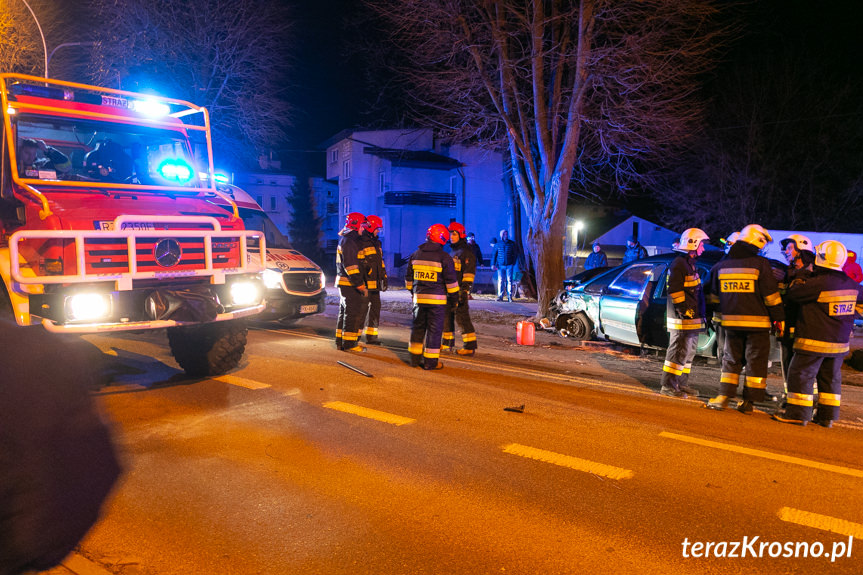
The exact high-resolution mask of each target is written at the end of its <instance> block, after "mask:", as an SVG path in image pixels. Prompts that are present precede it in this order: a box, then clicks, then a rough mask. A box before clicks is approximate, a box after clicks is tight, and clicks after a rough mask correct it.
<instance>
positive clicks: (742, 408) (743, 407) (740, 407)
mask: <svg viewBox="0 0 863 575" xmlns="http://www.w3.org/2000/svg"><path fill="white" fill-rule="evenodd" d="M737 411H739V412H740V413H742V414H743V415H752V402H751V401H749V400H748V399H744V400H743V401H741V402H740V403H738V404H737Z"/></svg>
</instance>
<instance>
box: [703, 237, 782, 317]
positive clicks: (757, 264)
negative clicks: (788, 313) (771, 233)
mask: <svg viewBox="0 0 863 575" xmlns="http://www.w3.org/2000/svg"><path fill="white" fill-rule="evenodd" d="M709 294H710V295H708V301H709V302H710V303H714V304H715V303H718V304H719V311H720V313H721V314H722V327H724V328H727V329H736V330H741V331H769V330H770V328H771V327H772V322H774V321H782V320H784V319H785V310H784V309H783V307H782V297H781V296H780V295H779V288H778V287H777V284H776V278H775V277H773V270H772V268H771V267H770V262H769V261H767V258H765V257H763V256H760V255H758V248H757V247H755V246H753V245H752V244H749V243H746V242H742V241H737V242H736V243H735V244H734V245H733V246H731V249H730V250H729V251H728V257H727V258H725V259H723V260H721V261H720V262H719V263H717V264H716V265H715V266H713V269H712V270H710V289H709Z"/></svg>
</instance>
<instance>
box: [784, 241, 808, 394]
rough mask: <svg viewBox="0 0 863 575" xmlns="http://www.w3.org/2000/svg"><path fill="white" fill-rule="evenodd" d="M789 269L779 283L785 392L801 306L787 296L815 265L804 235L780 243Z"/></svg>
mask: <svg viewBox="0 0 863 575" xmlns="http://www.w3.org/2000/svg"><path fill="white" fill-rule="evenodd" d="M780 244H781V245H782V251H783V252H784V253H785V260H786V261H787V262H788V269H786V270H785V274H784V275H783V277H782V279H781V280H780V281H779V294H780V295H781V296H782V301H783V304H784V305H785V331H784V332H783V334H782V336H781V337H780V338H779V343H780V346H781V350H782V358H781V361H782V378H783V384H784V385H785V391H786V393H787V392H788V368H789V367H790V365H791V357H792V356H793V355H794V335H795V327H796V323H797V321H796V320H797V314H798V310H799V306H798V305H797V304H796V303H794V302H792V301H790V300H788V299H787V298H786V297H785V294H786V293H787V292H788V288H789V287H790V286H791V285H793V284H794V283H795V282H796V283H799V282H802V281H805V280H806V278H808V277H809V276H810V275H811V274H812V270H813V266H814V264H815V248H814V247H813V245H812V241H811V240H810V239H809V238H807V237H806V236H804V235H802V234H791V235H790V236H788V237H787V238H783V239H782V241H781V242H780Z"/></svg>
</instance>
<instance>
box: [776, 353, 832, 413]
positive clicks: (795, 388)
mask: <svg viewBox="0 0 863 575" xmlns="http://www.w3.org/2000/svg"><path fill="white" fill-rule="evenodd" d="M842 360H843V357H841V356H840V357H830V356H823V355H811V354H808V353H800V352H799V351H798V352H795V353H794V357H793V358H791V365H790V367H789V368H788V396H787V397H786V398H785V400H786V402H787V405H786V406H785V417H787V418H789V419H799V420H802V421H809V420H810V419H812V410H813V402H814V395H813V390H812V385H813V384H814V383H815V382H816V381H817V382H818V411H817V413H816V414H815V419H817V420H819V421H834V420H836V419H839V402H840V400H841V399H842Z"/></svg>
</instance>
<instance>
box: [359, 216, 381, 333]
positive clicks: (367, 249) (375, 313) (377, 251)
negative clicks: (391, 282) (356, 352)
mask: <svg viewBox="0 0 863 575" xmlns="http://www.w3.org/2000/svg"><path fill="white" fill-rule="evenodd" d="M383 227H384V222H383V220H382V219H381V218H380V217H378V216H366V223H365V224H363V233H362V239H363V246H364V248H363V254H364V257H363V262H364V264H365V265H364V266H363V267H364V270H365V277H364V279H365V282H366V288H367V289H368V291H369V315H368V318H367V319H366V332H365V333H366V343H368V344H371V345H380V344H381V340H380V337H379V336H378V326H380V323H381V292H382V291H387V268H386V264H384V252H383V249H382V248H381V241H380V240H379V239H378V234H379V233H380V231H381V229H383Z"/></svg>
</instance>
